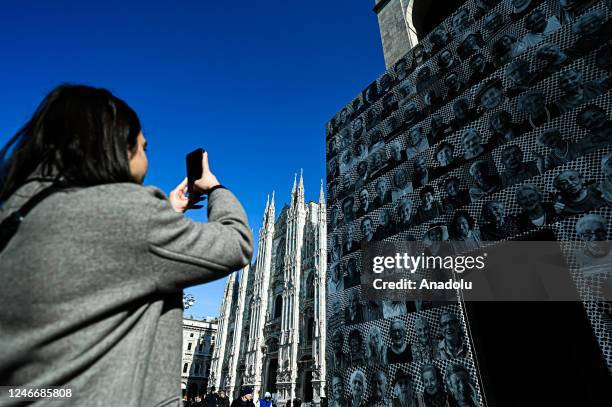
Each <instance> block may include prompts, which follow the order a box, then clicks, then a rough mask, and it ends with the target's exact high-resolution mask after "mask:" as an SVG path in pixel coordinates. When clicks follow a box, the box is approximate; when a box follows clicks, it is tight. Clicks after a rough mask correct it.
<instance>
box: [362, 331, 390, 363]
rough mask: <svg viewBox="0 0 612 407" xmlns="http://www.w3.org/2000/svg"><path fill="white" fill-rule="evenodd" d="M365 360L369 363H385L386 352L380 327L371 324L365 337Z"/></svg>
mask: <svg viewBox="0 0 612 407" xmlns="http://www.w3.org/2000/svg"><path fill="white" fill-rule="evenodd" d="M365 348H366V361H367V363H368V364H369V365H385V364H386V363H387V360H386V356H387V355H386V352H385V344H384V343H383V338H382V333H381V332H380V328H378V327H377V326H372V327H371V328H370V330H369V331H368V334H367V338H366V344H365Z"/></svg>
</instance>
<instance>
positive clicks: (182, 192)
mask: <svg viewBox="0 0 612 407" xmlns="http://www.w3.org/2000/svg"><path fill="white" fill-rule="evenodd" d="M187 189H188V188H187V178H185V179H184V180H183V181H182V182H181V183H180V184H178V185H177V187H176V188H174V189H173V190H172V192H170V197H169V198H168V199H169V200H170V205H172V209H174V210H175V211H177V212H179V213H183V212H185V211H186V210H187V209H197V208H201V207H202V205H196V204H197V203H198V202H200V201H201V200H202V199H204V198H199V199H194V198H189V197H188V196H187Z"/></svg>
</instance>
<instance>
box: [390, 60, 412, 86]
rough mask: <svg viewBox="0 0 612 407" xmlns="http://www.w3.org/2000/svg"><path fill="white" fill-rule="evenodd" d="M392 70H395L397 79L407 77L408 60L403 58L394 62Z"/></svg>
mask: <svg viewBox="0 0 612 407" xmlns="http://www.w3.org/2000/svg"><path fill="white" fill-rule="evenodd" d="M393 71H394V72H395V77H396V78H397V81H398V82H401V81H403V80H404V79H406V78H407V77H408V62H406V60H405V59H404V58H402V59H400V60H399V61H397V63H396V64H395V67H394V68H393Z"/></svg>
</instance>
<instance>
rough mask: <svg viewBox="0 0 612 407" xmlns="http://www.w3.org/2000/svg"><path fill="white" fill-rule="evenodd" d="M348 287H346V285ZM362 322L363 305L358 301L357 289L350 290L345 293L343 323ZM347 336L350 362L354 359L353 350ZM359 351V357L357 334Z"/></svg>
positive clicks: (361, 351)
mask: <svg viewBox="0 0 612 407" xmlns="http://www.w3.org/2000/svg"><path fill="white" fill-rule="evenodd" d="M347 288H348V287H347ZM361 322H363V307H362V306H361V303H360V302H359V291H357V290H350V291H349V292H348V295H347V304H346V310H345V315H344V323H345V324H346V325H353V324H358V323H361ZM350 339H351V338H350V337H349V346H350V347H351V362H352V361H353V360H354V353H355V352H356V351H355V352H354V351H353V346H352V345H351V344H350ZM359 342H360V343H359V353H360V357H363V349H361V345H362V343H361V335H360V336H359Z"/></svg>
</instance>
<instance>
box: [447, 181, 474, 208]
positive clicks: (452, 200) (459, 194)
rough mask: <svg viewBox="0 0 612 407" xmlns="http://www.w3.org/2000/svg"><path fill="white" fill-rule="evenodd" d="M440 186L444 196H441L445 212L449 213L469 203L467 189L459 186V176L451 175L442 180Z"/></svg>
mask: <svg viewBox="0 0 612 407" xmlns="http://www.w3.org/2000/svg"><path fill="white" fill-rule="evenodd" d="M442 186H443V188H444V192H446V196H445V197H444V198H442V207H443V209H444V212H445V213H451V212H453V211H454V210H456V209H458V208H461V207H462V206H464V205H467V204H468V203H470V193H469V192H468V190H467V189H462V188H461V183H460V182H459V178H457V177H454V176H451V177H448V178H445V179H444V181H442Z"/></svg>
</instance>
